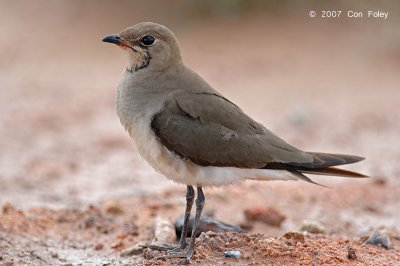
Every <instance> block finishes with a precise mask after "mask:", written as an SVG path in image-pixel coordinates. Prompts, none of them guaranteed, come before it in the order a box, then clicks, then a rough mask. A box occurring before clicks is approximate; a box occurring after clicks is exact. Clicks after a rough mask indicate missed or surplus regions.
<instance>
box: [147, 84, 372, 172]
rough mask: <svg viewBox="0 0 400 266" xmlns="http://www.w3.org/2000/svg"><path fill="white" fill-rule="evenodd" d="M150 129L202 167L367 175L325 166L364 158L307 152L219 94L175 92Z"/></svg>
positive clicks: (174, 151)
mask: <svg viewBox="0 0 400 266" xmlns="http://www.w3.org/2000/svg"><path fill="white" fill-rule="evenodd" d="M216 110H218V111H217V112H216ZM151 127H152V129H153V131H154V132H155V134H156V136H157V137H158V138H159V140H160V141H161V143H162V144H163V145H164V146H165V147H166V148H167V149H168V150H170V151H172V152H173V153H175V154H177V155H179V156H181V157H182V158H185V159H189V160H191V161H193V162H195V163H197V164H199V165H202V166H232V167H239V168H264V169H281V170H290V171H292V172H293V171H299V172H304V173H312V174H330V175H341V176H349V177H364V175H361V174H357V173H354V172H350V171H344V170H342V171H338V170H337V169H332V171H328V169H327V168H329V167H331V166H336V165H343V164H349V163H354V162H358V161H360V160H362V159H363V158H362V157H359V156H354V155H343V154H326V153H307V152H303V151H301V150H299V149H297V148H295V147H293V146H292V145H290V144H288V143H286V142H285V141H284V140H282V139H280V138H279V137H277V136H276V135H274V134H273V133H272V132H271V131H269V130H268V129H266V128H265V127H264V126H263V125H261V124H259V123H257V122H255V121H254V120H252V119H251V118H250V117H248V116H247V115H246V114H244V113H243V111H242V110H241V109H240V108H239V107H237V106H236V105H235V104H233V103H232V102H230V101H229V100H227V99H226V98H224V97H222V96H221V95H219V94H217V93H208V92H199V93H198V92H185V91H183V92H182V91H177V92H174V93H172V94H171V95H170V96H169V98H168V99H167V100H166V101H165V104H164V106H163V108H162V109H161V110H160V111H159V112H158V113H156V114H155V115H154V117H153V119H152V122H151ZM329 170H331V169H329Z"/></svg>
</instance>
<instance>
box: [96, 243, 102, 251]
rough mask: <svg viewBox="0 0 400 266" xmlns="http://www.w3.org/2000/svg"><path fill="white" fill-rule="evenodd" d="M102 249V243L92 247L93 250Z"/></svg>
mask: <svg viewBox="0 0 400 266" xmlns="http://www.w3.org/2000/svg"><path fill="white" fill-rule="evenodd" d="M103 248H104V245H103V244H102V243H98V244H96V245H95V246H94V250H102V249H103Z"/></svg>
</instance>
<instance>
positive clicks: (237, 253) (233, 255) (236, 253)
mask: <svg viewBox="0 0 400 266" xmlns="http://www.w3.org/2000/svg"><path fill="white" fill-rule="evenodd" d="M224 256H225V257H227V258H236V259H238V258H240V251H236V250H232V251H225V252H224Z"/></svg>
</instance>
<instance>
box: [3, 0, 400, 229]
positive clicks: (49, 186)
mask: <svg viewBox="0 0 400 266" xmlns="http://www.w3.org/2000/svg"><path fill="white" fill-rule="evenodd" d="M311 10H315V11H316V14H317V16H316V17H315V18H311V17H310V16H309V12H310V11H311ZM323 10H342V13H341V16H340V18H322V17H321V12H322V11H323ZM348 10H354V11H362V12H363V13H364V17H363V18H348V17H347V11H348ZM369 10H372V11H384V12H389V15H388V18H387V19H384V18H368V17H367V13H368V11H369ZM399 15H400V2H398V1H284V0H280V1H261V0H252V1H244V0H231V1H228V0H218V1H212V0H208V1H200V0H190V1H178V0H173V1H131V0H130V1H127V0H126V1H105V0H104V1H103V0H102V1H97V0H96V1H92V0H87V1H77V0H76V1H75V0H70V1H66V0H56V1H44V0H37V1H7V0H2V1H0V58H1V59H0V113H1V116H0V150H1V152H0V203H5V202H10V203H11V204H13V205H14V206H16V207H18V208H22V209H27V208H31V207H39V206H40V207H49V208H55V209H58V208H78V209H79V208H85V207H87V206H88V205H89V204H98V203H99V202H103V201H107V200H120V199H123V198H130V197H136V196H138V195H145V194H157V193H159V192H160V191H166V190H168V189H174V188H177V187H178V186H177V185H176V184H174V183H172V182H170V181H168V180H166V179H165V178H164V177H162V176H161V175H159V174H157V173H156V172H155V171H154V170H153V169H151V168H150V166H148V165H147V164H146V163H145V162H144V161H143V160H141V158H140V156H139V155H138V153H137V152H136V147H135V145H134V144H133V143H132V142H131V141H130V139H129V137H128V135H127V134H126V132H124V130H123V127H122V126H121V125H120V124H119V120H118V117H117V115H116V113H115V110H114V99H115V92H116V91H115V89H116V86H117V84H118V82H119V79H120V78H121V75H122V72H123V71H124V69H125V65H126V61H125V58H124V56H123V54H122V53H121V51H120V50H119V49H118V48H117V47H115V46H113V45H110V44H105V43H102V42H101V39H102V38H103V37H104V36H106V35H109V34H113V33H118V32H119V31H121V30H122V29H124V28H125V27H127V26H130V25H133V24H136V23H139V22H142V21H153V22H158V23H161V24H164V25H166V26H167V27H169V28H170V29H171V30H173V31H174V32H175V34H176V36H177V37H178V39H179V41H180V46H181V49H182V54H183V58H184V61H185V63H186V64H187V65H188V66H189V67H191V68H192V69H193V70H195V71H197V72H198V73H199V74H200V75H201V76H203V77H204V78H205V79H206V80H207V81H208V82H209V83H210V84H212V85H213V86H214V87H215V88H216V89H217V90H219V91H220V92H221V93H222V94H224V95H225V96H226V97H228V98H229V99H231V100H232V101H233V102H235V103H236V104H238V105H239V106H240V107H241V108H242V109H243V110H245V112H247V113H248V114H249V115H250V116H252V117H253V118H255V119H256V120H257V121H259V122H261V123H263V124H264V125H266V126H267V127H268V128H269V129H271V130H272V131H273V132H275V133H276V134H278V135H280V136H281V137H282V138H283V139H285V140H286V141H288V142H289V143H291V144H293V145H295V146H298V147H299V148H302V149H304V150H308V151H324V152H338V153H350V154H357V155H360V156H365V157H366V158H367V160H365V161H363V162H361V163H358V164H356V165H351V166H349V167H347V169H353V170H357V171H360V172H363V173H365V174H368V175H370V176H371V177H373V178H372V179H370V180H362V181H360V180H348V179H341V178H338V179H332V178H329V177H318V178H316V180H317V181H318V182H321V183H323V184H326V185H329V186H332V187H334V189H332V190H326V189H325V190H324V189H322V188H321V187H317V186H311V185H309V184H303V183H300V182H293V183H283V182H277V183H274V182H273V183H262V184H260V183H256V184H255V183H252V182H248V183H244V184H240V185H238V186H234V187H227V188H216V189H210V190H208V193H210V194H212V195H214V194H215V195H220V197H222V198H223V197H225V201H223V202H225V203H224V204H221V206H219V207H216V208H217V209H218V208H219V209H220V211H221V212H222V213H224V212H225V214H224V215H225V216H223V215H221V216H223V217H225V220H228V221H229V220H231V221H233V222H235V221H238V220H240V217H239V218H235V217H236V216H235V215H234V214H229V213H230V212H233V209H232V207H233V206H232V207H229V205H230V204H231V203H232V201H234V199H233V198H234V197H237V195H238V193H239V192H238V191H242V192H241V193H242V194H241V195H243V198H242V199H248V201H241V202H242V203H244V202H246V203H245V205H246V204H247V205H249V204H252V202H260V201H263V202H270V203H271V204H274V202H275V203H276V204H278V207H280V208H281V209H282V210H285V211H286V212H287V214H288V217H289V218H288V222H287V224H286V225H285V226H286V228H288V227H290V226H291V224H294V223H295V221H297V220H295V219H299V220H300V219H303V218H316V217H319V219H320V220H322V221H324V222H325V223H329V221H330V222H331V223H332V221H337V220H336V219H339V220H340V219H341V220H342V221H349V222H352V223H355V224H357V223H359V224H367V225H370V224H373V223H375V224H378V225H386V226H393V227H394V226H395V224H399V222H400V217H399V213H398V207H399V195H400V193H399V192H400V191H399V183H400V182H399V180H400V178H399V176H400V166H399V162H398V161H399V159H400V149H399V147H400V141H399V132H400V123H399V121H400V31H399V27H400V16H399ZM377 186H378V187H377ZM255 187H256V188H257V191H259V193H260V194H259V196H257V195H252V196H251V195H247V196H246V191H247V192H248V191H249V188H253V190H252V191H254V189H255ZM241 189H242V190H241ZM184 191H185V188H184V187H183V186H179V187H178V190H177V192H176V195H177V197H183V196H184ZM235 191H236V192H235ZM235 193H236V194H235ZM243 193H244V194H243ZM289 194H290V195H297V196H298V197H297V196H296V197H297V199H299V198H300V199H306V200H303V201H302V202H303V204H304V206H303V205H302V208H303V210H304V212H306V213H307V215H303V216H301V217H297V216H296V215H295V213H296V211H297V210H296V208H297V207H295V206H293V205H292V206H289V205H290V204H291V203H290V202H291V201H287V202H286V201H285V199H284V198H285V197H287V196H286V195H289ZM235 195H236V196H235ZM299 195H300V196H299ZM346 197H349V198H350V199H349V200H346ZM277 198H280V200H279V201H277ZM292 200H294V201H296V198H293V199H292ZM298 201H299V200H298ZM285 202H286V203H285ZM319 202H321V203H319ZM338 202H339V203H338ZM218 203H219V202H217V203H214V204H216V205H218ZM336 203H337V204H339V205H335V204H336ZM324 204H327V205H324ZM222 206H224V207H222ZM305 206H307V207H305ZM327 206H329V207H328V209H329V210H331V211H332V214H331V215H329V214H326V213H324V209H325V210H327ZM179 207H182V208H183V205H181V206H179ZM291 208H292V209H291ZM368 208H369V209H368ZM374 208H375V210H376V209H379V211H378V212H373V211H371V210H373V209H374ZM221 209H223V210H221ZM396 209H397V211H396ZM182 210H183V209H182ZM340 211H342V212H340ZM327 212H329V211H327ZM371 212H372V213H371ZM291 213H293V216H291ZM355 214H356V215H355ZM229 215H230V216H229ZM354 215H355V216H356V217H357V218H354ZM305 216H307V217H305ZM350 216H351V217H350ZM229 217H230V218H229ZM296 217H297V218H296ZM332 217H335V218H332ZM291 219H292V220H291ZM353 229H354V227H352V228H351V229H349V231H351V232H354V231H357V230H356V229H354V230H353ZM352 230H353V231H352ZM256 231H257V230H256Z"/></svg>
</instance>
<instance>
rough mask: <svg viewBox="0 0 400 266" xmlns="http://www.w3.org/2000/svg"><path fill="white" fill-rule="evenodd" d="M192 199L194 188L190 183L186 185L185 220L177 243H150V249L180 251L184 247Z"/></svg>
mask: <svg viewBox="0 0 400 266" xmlns="http://www.w3.org/2000/svg"><path fill="white" fill-rule="evenodd" d="M193 200H194V189H193V187H192V186H191V185H188V186H187V192H186V210H185V220H184V222H183V228H182V232H181V238H180V240H179V244H178V245H177V246H169V245H165V246H157V245H150V246H148V247H149V248H150V249H155V250H161V251H168V252H172V251H180V250H182V249H184V248H185V247H186V245H187V242H186V236H187V231H188V227H189V218H190V211H191V210H192V206H193Z"/></svg>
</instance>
